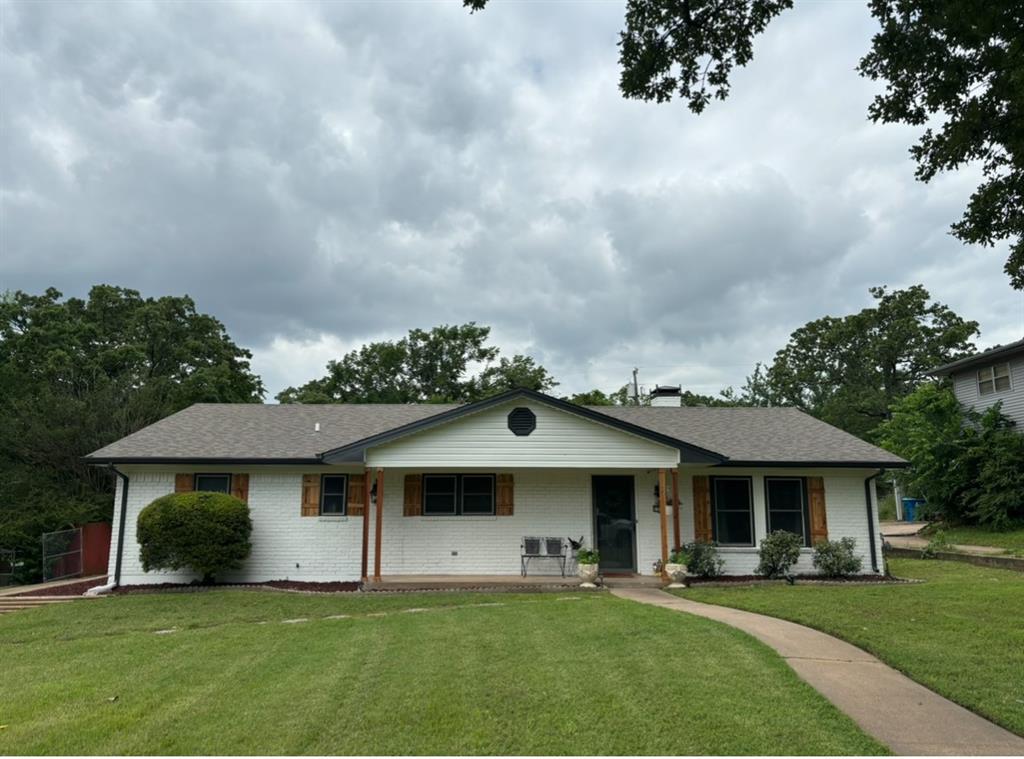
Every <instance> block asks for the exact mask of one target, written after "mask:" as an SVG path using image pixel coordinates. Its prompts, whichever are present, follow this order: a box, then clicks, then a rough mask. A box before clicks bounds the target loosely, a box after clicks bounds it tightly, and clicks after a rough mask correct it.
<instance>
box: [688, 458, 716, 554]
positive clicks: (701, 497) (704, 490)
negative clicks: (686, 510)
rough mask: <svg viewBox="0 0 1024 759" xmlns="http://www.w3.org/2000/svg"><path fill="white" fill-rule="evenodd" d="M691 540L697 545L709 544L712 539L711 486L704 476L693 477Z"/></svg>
mask: <svg viewBox="0 0 1024 759" xmlns="http://www.w3.org/2000/svg"><path fill="white" fill-rule="evenodd" d="M693 539H694V540H696V541H697V542H699V543H710V542H711V541H712V540H713V539H714V535H713V532H712V530H711V484H710V482H709V480H708V476H707V475H705V474H700V475H694V477H693Z"/></svg>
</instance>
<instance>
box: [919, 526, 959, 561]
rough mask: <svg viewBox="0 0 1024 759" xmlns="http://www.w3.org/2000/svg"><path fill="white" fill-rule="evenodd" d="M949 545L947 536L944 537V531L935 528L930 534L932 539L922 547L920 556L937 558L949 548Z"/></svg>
mask: <svg viewBox="0 0 1024 759" xmlns="http://www.w3.org/2000/svg"><path fill="white" fill-rule="evenodd" d="M951 547H952V546H951V544H950V542H949V538H947V537H946V533H945V532H943V531H942V530H936V531H935V534H934V535H932V539H931V540H929V541H928V545H926V546H925V547H924V549H922V551H921V558H922V559H934V558H937V557H938V555H939V554H940V553H942V552H943V551H948V550H950V548H951Z"/></svg>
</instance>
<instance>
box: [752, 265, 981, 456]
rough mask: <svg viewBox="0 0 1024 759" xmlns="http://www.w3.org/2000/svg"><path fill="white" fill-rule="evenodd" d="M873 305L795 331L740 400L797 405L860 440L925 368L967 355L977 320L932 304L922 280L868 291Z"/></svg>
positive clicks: (919, 379) (757, 371)
mask: <svg viewBox="0 0 1024 759" xmlns="http://www.w3.org/2000/svg"><path fill="white" fill-rule="evenodd" d="M871 295H872V296H873V297H874V298H875V300H876V304H875V305H874V306H873V307H871V308H865V309H863V310H862V311H860V312H859V313H856V314H850V315H849V316H842V317H833V316H826V317H823V318H821V319H816V320H814V321H812V322H808V323H807V324H805V325H804V326H803V327H800V328H799V329H797V330H796V331H795V332H793V334H792V335H791V336H790V338H789V342H788V343H787V344H786V346H785V347H784V348H782V349H781V350H780V351H779V352H778V353H776V354H775V359H774V361H773V362H772V364H771V366H769V367H768V368H767V369H764V368H762V367H760V366H758V367H757V368H756V369H755V372H754V374H753V375H752V376H751V377H749V378H748V379H747V385H746V387H745V388H744V392H743V395H741V397H740V400H741V401H743V402H745V403H748V404H750V405H761V406H779V405H785V406H796V407H797V408H800V409H802V410H804V411H806V412H808V413H810V414H813V415H814V416H816V417H818V418H819V419H823V420H824V421H826V422H828V423H830V424H834V425H836V426H837V427H840V428H842V429H844V430H846V431H847V432H851V433H853V434H855V435H858V436H860V437H863V438H866V439H872V436H873V434H874V432H875V430H876V428H877V427H878V425H879V424H880V423H881V422H882V421H884V420H885V419H887V418H888V417H889V413H890V408H891V407H892V405H893V403H895V402H896V401H898V400H899V399H901V398H903V397H905V396H906V395H908V394H909V393H910V392H911V391H913V390H914V389H915V388H916V387H917V386H918V385H920V384H921V383H922V382H925V381H927V380H929V379H930V375H929V374H928V372H929V370H931V369H933V368H935V367H936V366H939V365H941V364H946V363H949V362H950V361H955V360H956V359H958V358H962V357H963V356H965V355H968V354H969V353H970V352H971V351H972V349H973V344H972V343H971V339H972V337H973V336H975V335H976V334H978V324H977V322H973V321H966V320H964V319H962V318H961V317H960V316H958V315H957V314H956V313H954V312H953V310H952V309H950V308H949V307H948V306H945V305H943V304H941V303H936V302H931V296H930V295H929V293H928V291H927V290H925V289H924V287H923V286H921V285H914V286H912V287H908V288H907V289H905V290H893V291H889V290H887V289H886V288H884V287H874V288H871Z"/></svg>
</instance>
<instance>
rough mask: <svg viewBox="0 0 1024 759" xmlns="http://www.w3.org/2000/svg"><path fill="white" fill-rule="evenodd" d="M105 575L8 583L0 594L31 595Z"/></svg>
mask: <svg viewBox="0 0 1024 759" xmlns="http://www.w3.org/2000/svg"><path fill="white" fill-rule="evenodd" d="M104 577H106V575H89V576H88V577H71V578H69V579H67V580H51V581H50V582H40V583H36V584H35V585H8V586H6V587H4V588H0V596H13V595H18V594H22V593H24V594H26V595H31V594H32V593H35V592H37V591H40V590H49V589H50V588H63V587H64V586H65V585H77V584H78V583H80V582H90V581H91V580H101V579H103V578H104Z"/></svg>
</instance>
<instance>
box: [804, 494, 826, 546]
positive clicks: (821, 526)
mask: <svg viewBox="0 0 1024 759" xmlns="http://www.w3.org/2000/svg"><path fill="white" fill-rule="evenodd" d="M807 505H808V508H809V509H810V512H811V545H812V546H813V545H817V544H818V543H819V542H820V541H822V540H828V518H827V517H826V516H825V478H824V477H808V478H807Z"/></svg>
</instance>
